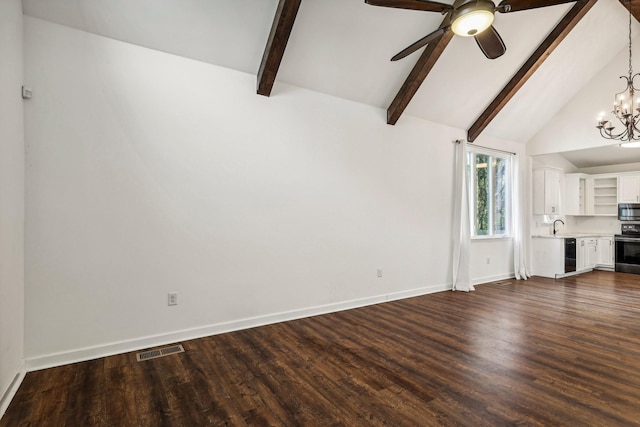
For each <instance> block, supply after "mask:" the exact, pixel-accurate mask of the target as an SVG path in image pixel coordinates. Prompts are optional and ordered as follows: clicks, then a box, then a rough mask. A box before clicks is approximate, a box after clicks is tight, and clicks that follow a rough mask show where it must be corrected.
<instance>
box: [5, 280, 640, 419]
mask: <svg viewBox="0 0 640 427" xmlns="http://www.w3.org/2000/svg"><path fill="white" fill-rule="evenodd" d="M509 282H510V283H509V284H503V285H499V284H487V285H481V286H478V287H477V290H476V291H475V292H472V293H454V292H442V293H438V294H432V295H426V296H422V297H417V298H411V299H406V300H402V301H396V302H390V303H386V304H380V305H376V306H371V307H366V308H361V309H356V310H349V311H344V312H340V313H334V314H329V315H325V316H318V317H313V318H308V319H303V320H297V321H292V322H286V323H281V324H276V325H271V326H265V327H261V328H255V329H250V330H245V331H240V332H234V333H229V334H224V335H218V336H213V337H208V338H203V339H197V340H192V341H186V342H183V345H184V347H185V350H186V352H185V353H181V354H175V355H170V356H166V357H163V358H159V359H154V360H148V361H145V362H136V359H135V353H128V354H123V355H118V356H113V357H107V358H104V359H99V360H94V361H89V362H83V363H77V364H73V365H68V366H63V367H59V368H53V369H47V370H42V371H38V372H32V373H29V374H27V376H26V378H25V380H24V382H23V384H22V386H21V387H20V389H19V391H18V393H17V395H16V397H15V399H14V400H13V402H12V403H11V405H10V407H9V409H8V411H7V413H6V414H5V416H4V417H3V418H2V420H1V421H0V427H9V426H11V427H13V426H203V425H232V426H244V425H248V426H262V425H275V426H295V425H304V426H329V425H331V426H334V425H335V426H355V425H366V426H369V425H390V426H402V425H405V426H430V425H460V426H501V425H544V426H559V425H566V426H618V425H620V426H628V425H640V276H636V275H629V274H622V273H607V272H593V273H588V274H583V275H580V276H575V277H573V278H567V279H563V280H551V279H542V278H534V279H532V280H528V281H526V282H522V281H520V282H518V281H515V280H512V281H509Z"/></svg>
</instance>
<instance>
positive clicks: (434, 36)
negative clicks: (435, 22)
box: [391, 25, 450, 61]
mask: <svg viewBox="0 0 640 427" xmlns="http://www.w3.org/2000/svg"><path fill="white" fill-rule="evenodd" d="M449 28H450V27H449V26H448V25H447V26H445V27H440V28H438V29H437V30H435V31H434V32H432V33H429V34H427V35H426V36H424V37H423V38H421V39H420V40H418V41H417V42H415V43H413V44H412V45H411V46H409V47H407V48H405V49H403V50H402V51H400V52H398V53H397V54H396V55H395V56H394V57H393V58H391V60H392V61H397V60H398V59H402V58H404V57H405V56H409V55H411V54H412V53H413V52H415V51H416V50H418V49H420V48H421V47H424V46H426V45H428V44H429V43H431V42H432V41H434V40H435V39H437V38H438V37H440V36H442V35H443V34H444V33H445V32H447V31H448V30H449Z"/></svg>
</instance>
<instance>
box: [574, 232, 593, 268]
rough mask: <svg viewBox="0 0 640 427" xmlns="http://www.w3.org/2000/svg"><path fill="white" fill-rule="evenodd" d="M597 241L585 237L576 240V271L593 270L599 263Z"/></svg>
mask: <svg viewBox="0 0 640 427" xmlns="http://www.w3.org/2000/svg"><path fill="white" fill-rule="evenodd" d="M596 242H597V239H595V238H593V237H588V238H587V237H585V238H578V239H576V271H582V270H588V269H593V268H594V267H595V266H596V264H597V262H598V252H597V248H596V245H597V243H596Z"/></svg>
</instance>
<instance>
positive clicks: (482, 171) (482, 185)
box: [474, 154, 491, 236]
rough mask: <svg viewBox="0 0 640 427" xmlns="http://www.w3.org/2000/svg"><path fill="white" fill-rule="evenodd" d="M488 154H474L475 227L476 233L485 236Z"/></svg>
mask: <svg viewBox="0 0 640 427" xmlns="http://www.w3.org/2000/svg"><path fill="white" fill-rule="evenodd" d="M490 160H491V157H490V156H487V155H485V154H476V162H475V165H474V166H475V177H476V179H475V181H476V188H475V193H476V207H475V208H476V209H475V220H476V221H475V229H476V235H478V236H486V235H488V234H489V201H490V198H489V188H490V181H489V167H488V166H489V164H490V163H489V162H490Z"/></svg>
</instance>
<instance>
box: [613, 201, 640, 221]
mask: <svg viewBox="0 0 640 427" xmlns="http://www.w3.org/2000/svg"><path fill="white" fill-rule="evenodd" d="M618 219H619V220H620V221H640V203H619V204H618Z"/></svg>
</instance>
